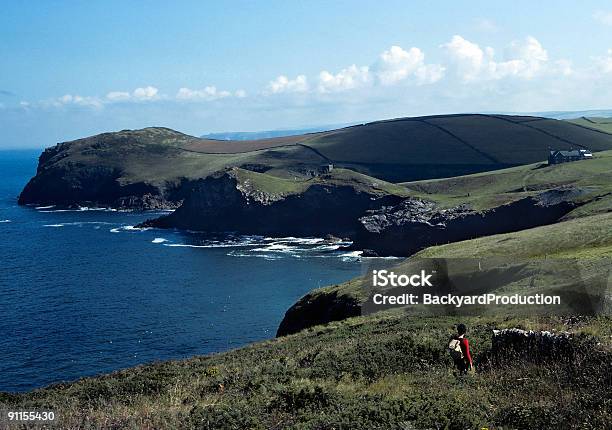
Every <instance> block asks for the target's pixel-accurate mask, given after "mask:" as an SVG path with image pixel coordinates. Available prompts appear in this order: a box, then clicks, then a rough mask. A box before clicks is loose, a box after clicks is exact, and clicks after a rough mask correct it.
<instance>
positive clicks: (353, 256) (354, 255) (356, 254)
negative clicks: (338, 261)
mask: <svg viewBox="0 0 612 430" xmlns="http://www.w3.org/2000/svg"><path fill="white" fill-rule="evenodd" d="M362 253H363V251H351V252H345V253H343V254H340V255H338V257H340V258H342V261H357V260H359V259H361V254H362Z"/></svg>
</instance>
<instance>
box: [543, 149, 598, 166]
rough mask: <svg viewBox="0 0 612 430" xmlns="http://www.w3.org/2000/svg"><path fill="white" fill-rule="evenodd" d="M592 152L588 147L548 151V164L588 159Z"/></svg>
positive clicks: (590, 157)
mask: <svg viewBox="0 0 612 430" xmlns="http://www.w3.org/2000/svg"><path fill="white" fill-rule="evenodd" d="M592 158H593V153H592V152H591V151H589V150H588V149H572V150H570V151H550V154H548V164H549V165H550V164H561V163H569V162H571V161H579V160H590V159H592Z"/></svg>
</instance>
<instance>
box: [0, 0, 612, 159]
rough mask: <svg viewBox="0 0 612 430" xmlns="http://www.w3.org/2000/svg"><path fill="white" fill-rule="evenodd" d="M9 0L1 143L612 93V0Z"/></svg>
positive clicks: (594, 100) (557, 105)
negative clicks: (163, 0)
mask: <svg viewBox="0 0 612 430" xmlns="http://www.w3.org/2000/svg"><path fill="white" fill-rule="evenodd" d="M502 4H503V6H502ZM1 6H2V14H0V58H1V63H0V64H1V66H2V67H0V129H1V130H2V133H1V134H0V148H15V147H43V146H50V145H52V144H54V143H56V142H58V141H63V140H69V139H74V138H78V137H82V136H86V135H91V134H95V133H99V132H103V131H112V130H119V129H124V128H140V127H146V126H153V125H160V126H167V127H171V128H174V129H177V130H180V131H183V132H186V133H190V134H196V135H199V134H203V133H206V132H214V131H227V130H235V131H253V130H263V129H274V128H287V127H300V126H310V125H319V124H334V123H344V122H353V121H365V120H374V119H381V118H388V117H396V116H408V115H422V114H432V113H450V112H473V111H481V112H482V111H508V112H510V111H514V112H521V111H522V112H528V111H549V110H584V109H598V108H601V109H605V108H607V109H609V108H612V97H611V96H612V91H611V90H610V88H612V4H610V3H609V2H601V1H600V2H595V1H581V2H563V1H562V2H552V1H542V2H533V1H513V2H503V3H501V2H491V1H488V2H484V1H483V2H477V1H447V2H443V1H439V2H425V1H422V2H416V1H415V2H406V1H384V0H379V1H331V0H328V1H308V2H306V1H304V2H297V1H288V0H286V1H266V2H252V1H243V2H232V1H222V2H213V1H209V2H204V1H177V2H162V1H159V2H157V1H129V2H123V1H105V2H102V1H100V2H97V1H88V2H84V1H53V0H48V1H38V2H28V3H21V2H13V1H3V2H2V5H1Z"/></svg>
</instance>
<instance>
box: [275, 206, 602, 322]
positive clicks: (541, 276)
mask: <svg viewBox="0 0 612 430" xmlns="http://www.w3.org/2000/svg"><path fill="white" fill-rule="evenodd" d="M380 266H381V265H380V264H379V263H378V262H377V261H376V260H373V261H372V266H371V267H368V266H365V268H364V270H365V273H366V274H365V275H364V277H360V278H355V279H353V280H351V281H349V282H346V283H343V284H340V285H333V286H328V287H324V288H319V289H316V290H313V291H311V292H310V293H309V294H307V295H306V296H305V297H304V298H302V299H301V300H300V301H298V303H297V304H296V305H295V306H294V308H292V309H290V310H289V311H288V313H287V315H286V317H285V319H287V321H294V320H296V319H298V320H299V319H300V318H306V315H308V314H311V313H315V312H316V311H317V309H315V308H314V307H316V306H317V303H326V302H328V301H331V302H334V303H335V302H341V303H355V304H358V305H361V312H362V313H370V312H377V311H379V310H380V309H381V308H380V307H376V306H373V305H372V303H371V300H370V299H371V297H370V295H371V294H372V288H371V280H370V276H371V275H370V271H369V269H379V268H380ZM387 266H389V265H388V264H387ZM611 267H612V212H610V213H604V214H599V215H593V216H587V217H582V218H578V219H574V220H569V221H564V222H560V223H556V224H552V225H547V226H543V227H537V228H533V229H528V230H522V231H519V232H516V233H507V234H499V235H494V236H487V237H481V238H478V239H472V240H467V241H462V242H456V243H450V244H447V245H440V246H433V247H430V248H427V249H425V250H423V251H421V252H419V253H417V254H415V255H413V256H412V257H410V258H408V259H406V260H403V261H402V262H400V263H396V264H394V265H393V266H392V268H390V269H389V270H394V271H395V272H396V273H398V274H401V273H406V274H412V273H419V271H420V270H421V269H424V270H426V271H428V272H429V271H430V270H435V271H436V272H437V273H438V274H439V275H441V276H442V281H440V283H439V285H438V284H437V283H436V282H435V281H434V285H435V286H436V292H437V293H439V294H446V293H453V294H462V295H470V294H486V293H493V292H494V293H496V294H499V295H510V294H515V293H520V294H548V295H560V296H561V297H562V304H561V306H557V307H554V308H550V307H542V308H538V307H530V308H528V309H527V308H524V307H522V308H520V307H517V308H514V307H508V306H505V307H501V308H500V307H493V306H480V307H478V306H477V307H471V308H462V309H457V308H453V307H450V308H448V307H433V306H412V307H410V308H406V310H407V311H409V312H410V313H411V314H420V315H427V314H431V313H432V312H433V313H438V314H447V313H448V312H451V313H453V314H460V313H461V314H468V315H474V314H475V313H476V314H483V315H484V314H488V315H502V314H505V315H513V314H514V315H519V314H525V313H528V314H532V315H533V314H534V313H541V314H550V313H556V314H557V315H560V314H573V313H585V312H586V313H593V312H595V313H602V312H603V313H607V314H610V312H612V303H611V301H610V297H611V296H610V283H609V277H610V276H611V275H612V271H611ZM446 277H448V279H449V280H450V281H447V280H446ZM435 279H439V278H438V277H436V278H435ZM384 290H386V291H387V292H388V293H389V292H391V291H394V292H401V293H404V292H406V288H398V289H397V291H395V290H391V289H390V288H386V289H384ZM414 292H415V293H417V294H420V293H421V292H422V291H414ZM424 292H431V291H424ZM326 299H327V300H326ZM352 315H354V314H352ZM345 317H346V316H345ZM340 318H342V315H341V314H338V315H335V317H334V318H332V319H340ZM281 326H282V325H281Z"/></svg>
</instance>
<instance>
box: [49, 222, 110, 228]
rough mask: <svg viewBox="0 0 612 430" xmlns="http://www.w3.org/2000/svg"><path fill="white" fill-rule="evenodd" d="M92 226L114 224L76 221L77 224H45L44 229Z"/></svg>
mask: <svg viewBox="0 0 612 430" xmlns="http://www.w3.org/2000/svg"><path fill="white" fill-rule="evenodd" d="M90 224H93V225H96V226H99V225H100V224H103V225H107V224H112V223H110V222H104V221H75V222H64V223H58V224H44V225H43V227H66V226H78V227H81V226H83V225H90Z"/></svg>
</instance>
